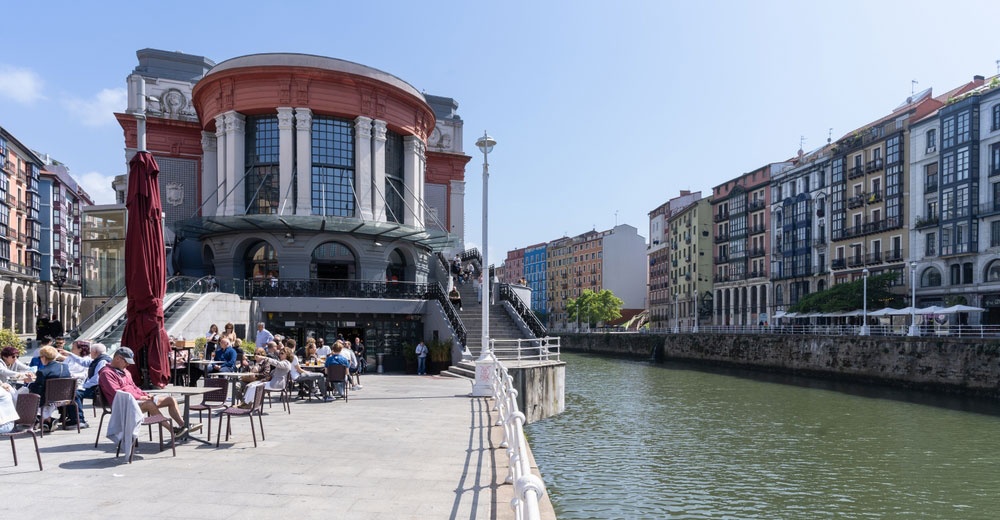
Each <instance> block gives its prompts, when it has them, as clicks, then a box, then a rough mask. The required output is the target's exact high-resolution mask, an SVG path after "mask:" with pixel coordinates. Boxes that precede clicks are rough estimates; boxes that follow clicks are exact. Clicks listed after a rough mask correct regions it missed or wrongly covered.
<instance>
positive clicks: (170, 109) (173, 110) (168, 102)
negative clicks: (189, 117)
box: [160, 88, 188, 119]
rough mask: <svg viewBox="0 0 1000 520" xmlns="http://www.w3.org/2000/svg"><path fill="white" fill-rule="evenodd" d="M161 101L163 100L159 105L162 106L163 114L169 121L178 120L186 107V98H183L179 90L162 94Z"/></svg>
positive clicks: (171, 90) (170, 90) (173, 89)
mask: <svg viewBox="0 0 1000 520" xmlns="http://www.w3.org/2000/svg"><path fill="white" fill-rule="evenodd" d="M161 99H162V100H163V101H162V102H161V103H160V104H161V105H162V106H163V112H164V113H165V115H166V116H167V117H168V118H170V119H177V118H179V117H180V116H181V114H182V113H184V109H185V108H187V106H188V100H187V98H186V97H184V94H182V93H181V91H180V90H177V89H175V88H172V89H169V90H167V91H166V92H164V93H163V97H162V98H161Z"/></svg>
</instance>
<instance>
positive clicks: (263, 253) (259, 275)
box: [246, 242, 278, 280]
mask: <svg viewBox="0 0 1000 520" xmlns="http://www.w3.org/2000/svg"><path fill="white" fill-rule="evenodd" d="M246 275H247V278H250V279H254V280H263V279H264V277H265V276H272V275H273V276H278V255H277V253H275V251H274V248H273V247H271V244H268V243H267V242H259V243H258V244H256V245H255V246H253V247H251V248H250V249H249V250H248V251H247V255H246Z"/></svg>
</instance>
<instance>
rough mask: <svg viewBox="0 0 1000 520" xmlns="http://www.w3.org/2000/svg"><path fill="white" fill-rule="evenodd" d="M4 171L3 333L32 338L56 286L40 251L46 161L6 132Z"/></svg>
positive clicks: (0, 176) (0, 210)
mask: <svg viewBox="0 0 1000 520" xmlns="http://www.w3.org/2000/svg"><path fill="white" fill-rule="evenodd" d="M0 168H2V171H0V300H2V303H0V306H2V309H3V312H2V313H0V328H4V329H11V330H13V331H14V332H15V333H16V334H25V335H29V334H34V332H35V319H36V318H37V315H38V314H39V313H41V312H44V309H45V307H44V304H45V300H44V298H45V297H46V287H47V284H48V282H49V281H50V280H51V273H49V272H46V270H44V269H43V268H42V267H43V264H42V254H41V252H40V251H39V245H40V237H41V223H40V222H39V220H38V216H39V208H40V206H41V197H40V194H39V191H38V190H39V185H38V184H39V175H40V172H41V169H42V160H41V159H39V158H38V156H37V155H36V154H35V153H34V152H32V151H31V150H30V149H29V148H28V147H27V146H24V145H23V144H21V142H20V141H18V140H17V139H16V138H15V137H14V136H13V135H12V134H10V133H9V132H8V131H7V130H5V129H4V128H0ZM43 283H44V284H46V285H42V284H43Z"/></svg>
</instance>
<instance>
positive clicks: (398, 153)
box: [385, 130, 405, 223]
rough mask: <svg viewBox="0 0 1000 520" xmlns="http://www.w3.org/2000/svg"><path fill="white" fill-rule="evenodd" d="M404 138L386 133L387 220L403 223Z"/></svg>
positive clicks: (389, 131) (394, 133) (390, 132)
mask: <svg viewBox="0 0 1000 520" xmlns="http://www.w3.org/2000/svg"><path fill="white" fill-rule="evenodd" d="M404 189H405V187H404V184H403V136H402V135H400V134H397V133H396V132H393V131H392V130H388V131H386V133H385V213H386V215H385V218H386V220H388V221H391V222H399V223H402V222H403V200H404V197H403V190H404Z"/></svg>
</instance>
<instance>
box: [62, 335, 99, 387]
mask: <svg viewBox="0 0 1000 520" xmlns="http://www.w3.org/2000/svg"><path fill="white" fill-rule="evenodd" d="M59 354H60V359H61V361H62V362H63V363H65V364H66V366H67V367H69V373H70V375H71V376H73V377H75V378H77V380H79V381H80V382H81V383H82V382H83V381H84V380H86V379H87V369H88V368H89V367H90V362H91V361H92V360H91V358H90V341H88V340H85V339H80V340H76V341H74V342H73V343H71V344H70V348H69V352H66V353H65V354H64V353H62V352H60V353H59Z"/></svg>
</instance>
